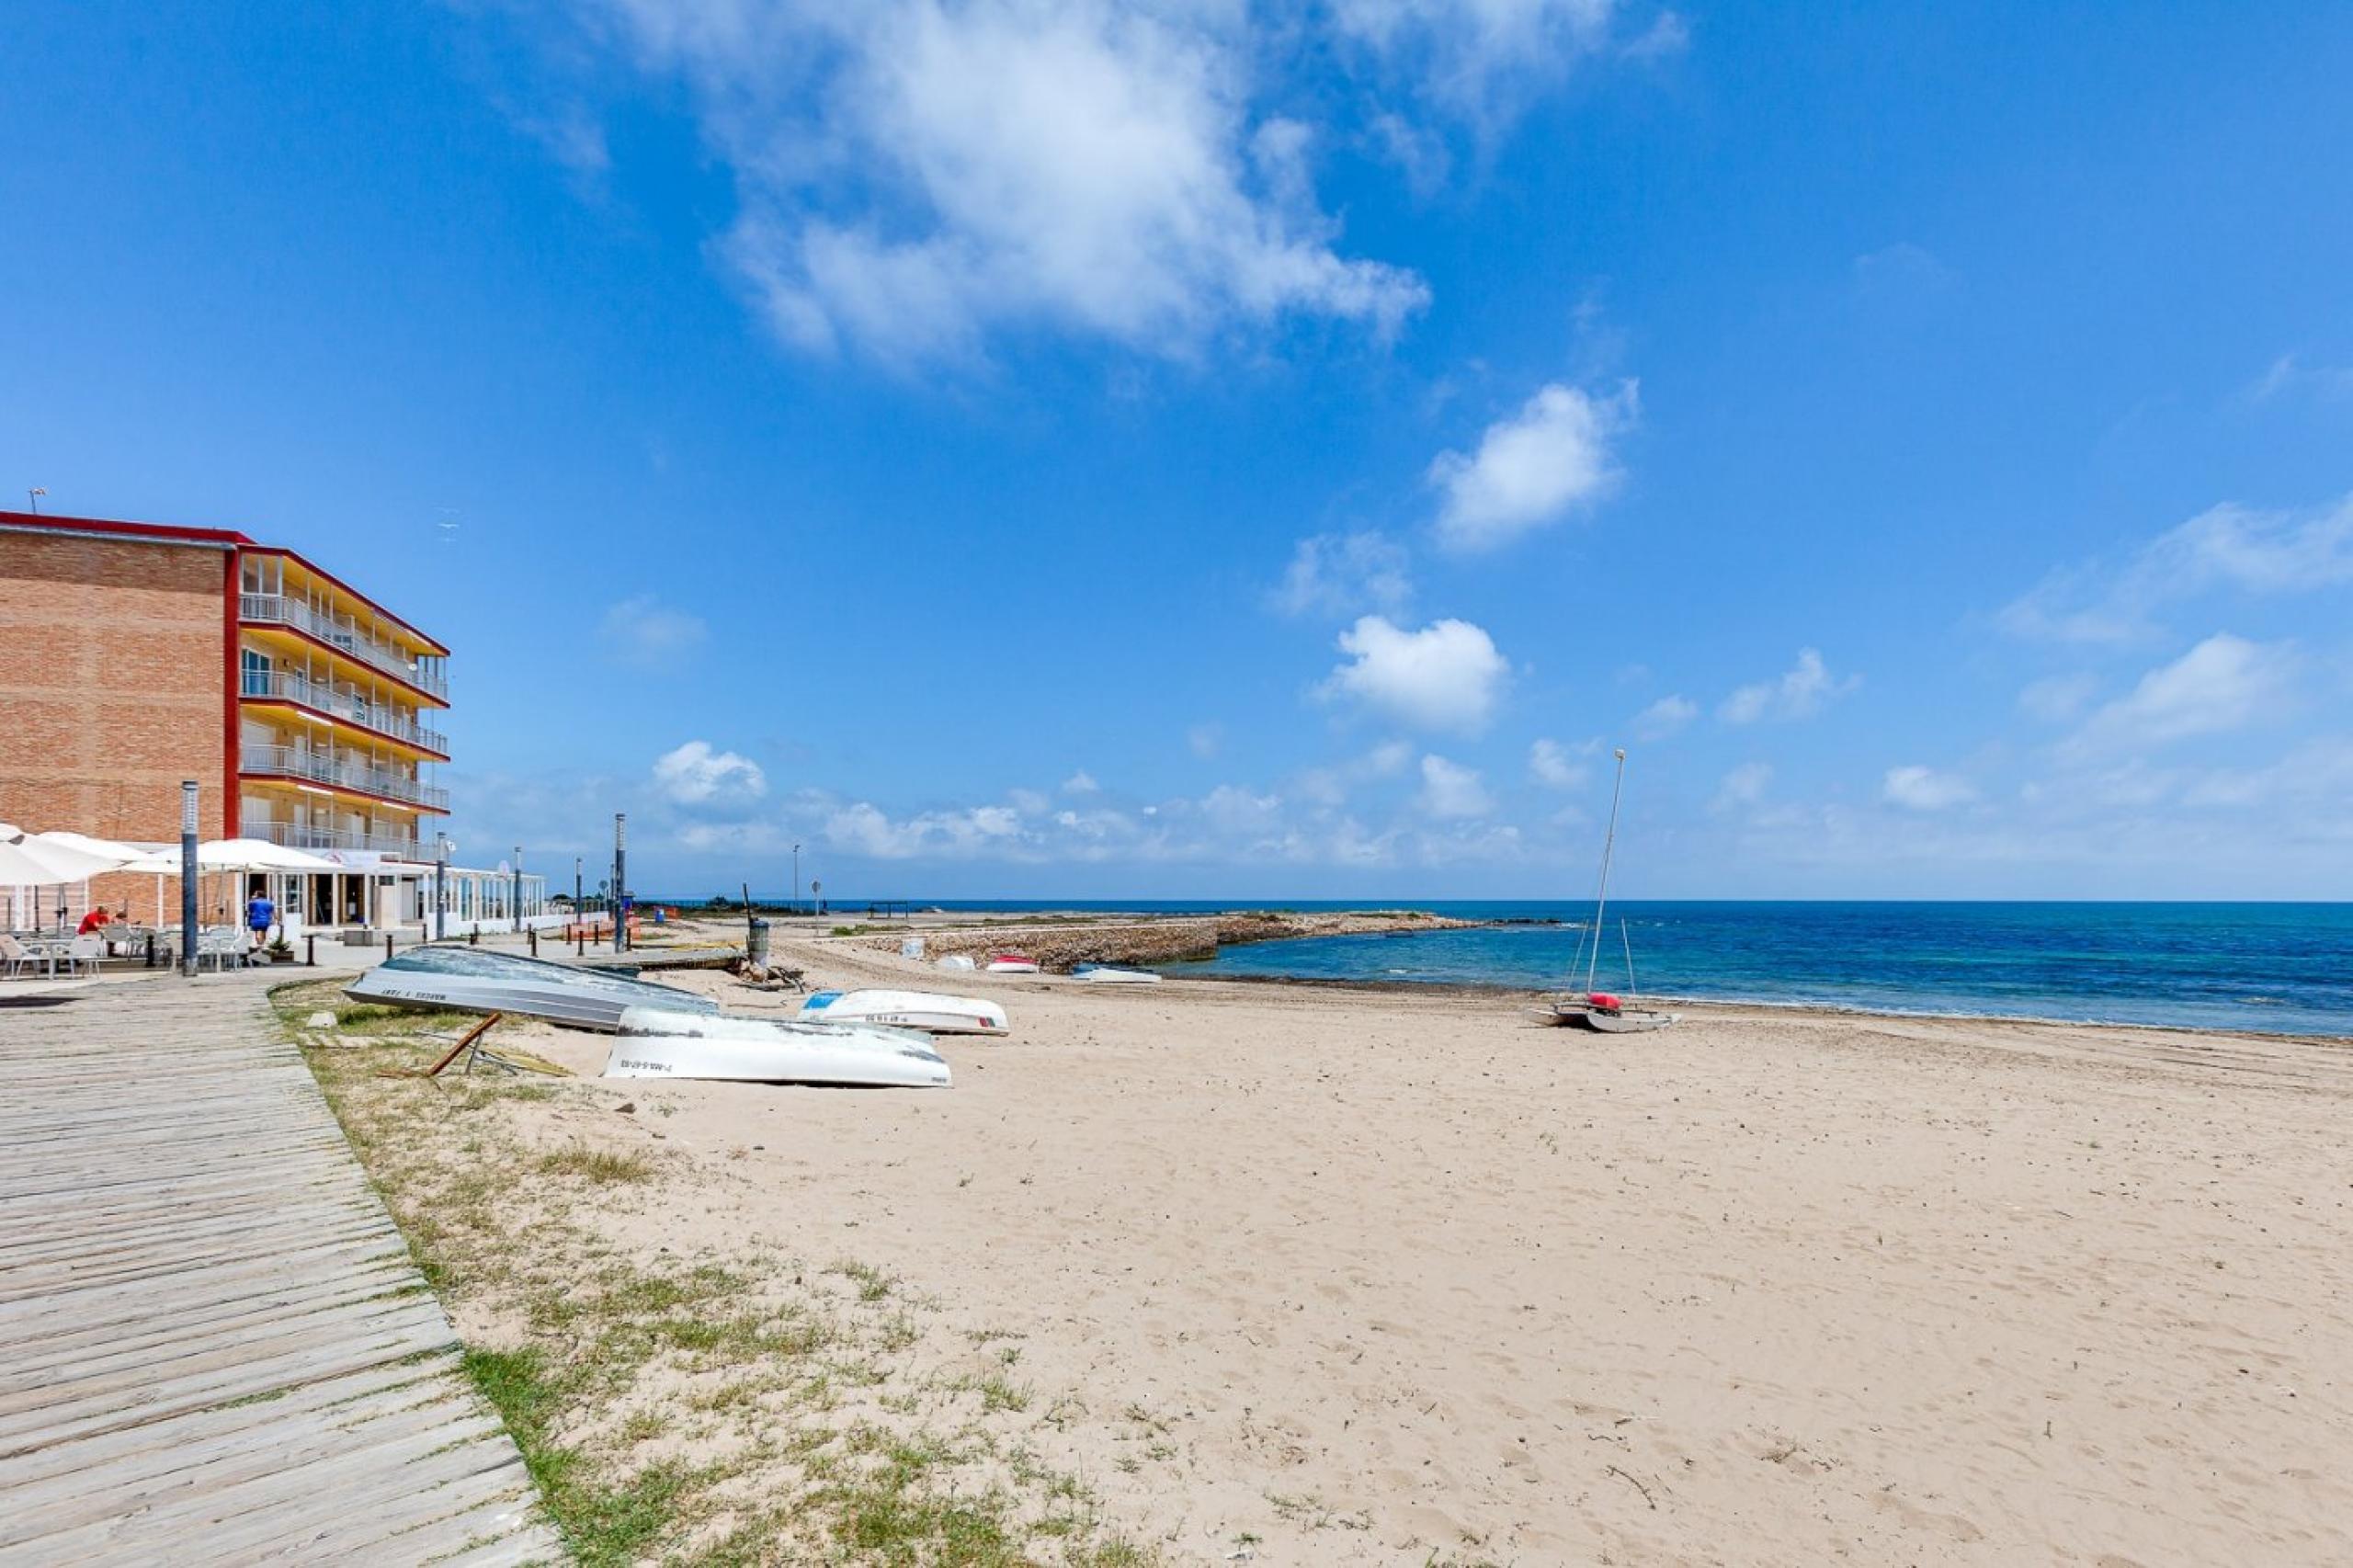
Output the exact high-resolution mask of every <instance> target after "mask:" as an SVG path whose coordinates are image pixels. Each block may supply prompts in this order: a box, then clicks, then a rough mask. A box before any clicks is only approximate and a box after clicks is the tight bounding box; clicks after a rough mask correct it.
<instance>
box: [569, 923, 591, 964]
mask: <svg viewBox="0 0 2353 1568" xmlns="http://www.w3.org/2000/svg"><path fill="white" fill-rule="evenodd" d="M587 929H588V928H587V927H586V926H582V925H580V924H578V923H577V922H574V925H573V927H572V952H573V956H574V958H584V959H585V958H586V957H587V956H588V937H587V935H586V932H587Z"/></svg>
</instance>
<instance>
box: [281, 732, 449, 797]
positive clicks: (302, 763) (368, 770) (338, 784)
mask: <svg viewBox="0 0 2353 1568" xmlns="http://www.w3.org/2000/svg"><path fill="white" fill-rule="evenodd" d="M237 771H238V772H240V773H242V774H244V775H246V776H247V777H250V778H294V779H303V780H307V781H309V782H311V783H313V784H324V785H327V786H329V787H330V788H333V789H338V790H351V791H353V792H355V793H358V794H362V795H372V796H374V797H376V798H378V799H380V800H386V801H400V802H403V803H404V804H407V805H412V806H415V807H416V808H417V809H419V810H420V811H427V812H446V811H448V810H449V790H444V789H441V788H439V787H438V786H437V785H431V784H425V783H420V782H419V781H418V780H417V778H415V776H414V775H413V774H406V773H397V772H394V771H392V769H390V768H385V767H370V766H369V765H368V764H366V763H364V762H360V761H358V760H355V759H353V758H352V757H350V756H347V755H345V754H338V753H334V752H326V751H318V750H311V749H307V748H304V747H300V746H287V745H260V744H255V743H253V742H250V741H249V742H246V743H245V744H243V745H241V746H239V747H238V748H237Z"/></svg>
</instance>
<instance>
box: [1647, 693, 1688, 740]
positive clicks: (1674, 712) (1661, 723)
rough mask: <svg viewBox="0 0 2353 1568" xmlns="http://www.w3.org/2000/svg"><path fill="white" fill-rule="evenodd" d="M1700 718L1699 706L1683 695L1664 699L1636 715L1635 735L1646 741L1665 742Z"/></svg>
mask: <svg viewBox="0 0 2353 1568" xmlns="http://www.w3.org/2000/svg"><path fill="white" fill-rule="evenodd" d="M1698 717H1699V704H1698V703H1696V702H1694V701H1692V700H1691V699H1689V698H1688V697H1684V696H1681V695H1679V694H1678V695H1676V696H1671V697H1662V698H1660V699H1658V700H1657V701H1656V702H1654V703H1652V704H1651V705H1650V706H1649V707H1648V708H1645V709H1643V710H1642V711H1641V712H1640V713H1637V714H1635V715H1634V733H1635V735H1636V736H1637V737H1638V738H1640V739H1642V740H1645V741H1663V740H1665V738H1666V737H1667V736H1669V735H1671V734H1673V733H1675V732H1676V731H1677V730H1679V729H1681V728H1683V726H1684V725H1686V724H1688V723H1689V722H1691V721H1692V720H1694V719H1696V718H1698Z"/></svg>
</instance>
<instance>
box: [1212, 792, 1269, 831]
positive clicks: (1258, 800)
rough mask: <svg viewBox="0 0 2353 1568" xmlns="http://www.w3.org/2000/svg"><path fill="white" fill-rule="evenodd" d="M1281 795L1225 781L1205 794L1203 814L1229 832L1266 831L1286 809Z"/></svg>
mask: <svg viewBox="0 0 2353 1568" xmlns="http://www.w3.org/2000/svg"><path fill="white" fill-rule="evenodd" d="M1282 803H1283V801H1282V797H1281V796H1280V795H1260V794H1256V793H1254V792H1252V791H1251V790H1246V789H1245V788H1243V787H1242V786H1241V785H1238V784H1221V785H1219V786H1218V787H1217V788H1216V789H1214V790H1211V791H1210V792H1209V793H1208V794H1206V795H1204V796H1202V797H1201V802H1200V811H1201V815H1202V816H1203V817H1204V818H1206V819H1207V820H1208V821H1209V823H1210V824H1211V826H1212V827H1215V828H1217V829H1218V830H1219V831H1220V832H1222V833H1226V834H1249V833H1264V832H1266V831H1267V829H1269V828H1271V827H1272V826H1273V825H1274V824H1275V819H1276V813H1277V812H1279V811H1280V810H1281V809H1282Z"/></svg>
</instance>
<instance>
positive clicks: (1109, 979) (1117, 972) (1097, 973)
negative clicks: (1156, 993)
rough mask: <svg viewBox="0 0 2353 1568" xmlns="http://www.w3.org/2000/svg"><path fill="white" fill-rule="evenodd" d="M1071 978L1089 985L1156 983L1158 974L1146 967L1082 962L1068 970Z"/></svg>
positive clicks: (1158, 980)
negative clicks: (1132, 967)
mask: <svg viewBox="0 0 2353 1568" xmlns="http://www.w3.org/2000/svg"><path fill="white" fill-rule="evenodd" d="M1070 977H1071V978H1072V979H1073V980H1079V981H1085V982H1086V983H1087V984H1089V985H1157V984H1159V983H1160V976H1158V975H1156V974H1154V973H1153V972H1152V971H1150V970H1148V969H1120V968H1119V967H1118V966H1117V965H1114V964H1108V963H1083V964H1080V965H1079V966H1078V967H1077V968H1075V969H1074V970H1072V971H1070Z"/></svg>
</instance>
